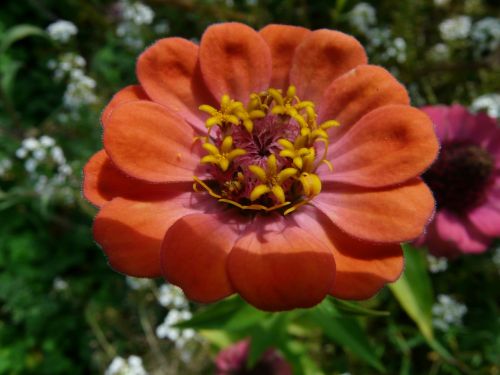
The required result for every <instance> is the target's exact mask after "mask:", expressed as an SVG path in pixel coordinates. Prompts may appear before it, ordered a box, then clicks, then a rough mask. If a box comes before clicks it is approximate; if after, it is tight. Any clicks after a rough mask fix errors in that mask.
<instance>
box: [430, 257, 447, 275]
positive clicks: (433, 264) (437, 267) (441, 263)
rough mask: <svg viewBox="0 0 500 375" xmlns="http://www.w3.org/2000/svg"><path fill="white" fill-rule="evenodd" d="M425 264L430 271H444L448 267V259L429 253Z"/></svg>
mask: <svg viewBox="0 0 500 375" xmlns="http://www.w3.org/2000/svg"><path fill="white" fill-rule="evenodd" d="M427 264H428V266H429V271H431V272H432V273H438V272H442V271H446V269H447V268H448V260H447V259H446V258H444V257H441V258H438V257H435V256H433V255H431V254H428V255H427Z"/></svg>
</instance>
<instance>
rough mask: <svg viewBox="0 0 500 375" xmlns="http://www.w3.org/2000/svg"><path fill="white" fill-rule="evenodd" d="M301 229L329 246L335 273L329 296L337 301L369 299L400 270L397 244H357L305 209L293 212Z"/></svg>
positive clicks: (326, 221) (323, 218)
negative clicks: (340, 299)
mask: <svg viewBox="0 0 500 375" xmlns="http://www.w3.org/2000/svg"><path fill="white" fill-rule="evenodd" d="M294 219H295V220H296V221H297V223H298V224H299V225H300V227H301V228H303V229H304V230H306V231H308V232H309V233H311V234H313V235H314V237H315V238H317V239H318V240H321V241H322V242H324V243H329V244H330V246H331V248H332V251H333V256H334V258H335V264H336V267H337V273H336V276H335V283H334V285H333V288H332V290H331V291H330V294H331V295H333V296H334V297H337V298H342V299H354V300H362V299H367V298H371V297H372V296H373V295H374V294H375V293H377V292H378V291H379V290H380V289H381V288H382V287H383V286H384V285H385V284H387V283H390V282H393V281H396V280H397V279H398V278H399V276H400V275H401V272H402V271H403V265H404V260H403V252H402V251H401V246H400V245H399V244H376V243H373V242H366V241H360V240H357V239H355V238H354V237H351V236H349V235H348V234H346V233H344V232H342V231H341V230H340V229H339V228H338V227H336V226H335V225H334V224H333V223H332V222H331V221H330V220H329V219H328V218H327V217H326V216H325V215H324V214H323V213H322V212H321V211H319V210H318V209H316V208H314V207H311V206H308V207H307V206H306V207H302V208H301V209H300V211H298V212H297V213H294Z"/></svg>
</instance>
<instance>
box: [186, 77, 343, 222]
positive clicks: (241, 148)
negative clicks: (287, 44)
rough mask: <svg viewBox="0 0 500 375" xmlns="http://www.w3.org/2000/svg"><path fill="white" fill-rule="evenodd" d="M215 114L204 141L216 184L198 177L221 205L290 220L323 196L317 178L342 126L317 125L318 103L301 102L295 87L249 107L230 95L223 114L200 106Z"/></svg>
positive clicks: (205, 160)
mask: <svg viewBox="0 0 500 375" xmlns="http://www.w3.org/2000/svg"><path fill="white" fill-rule="evenodd" d="M200 110H201V111H203V112H206V113H208V114H209V116H210V117H209V118H208V119H207V120H206V127H207V129H208V134H207V136H205V137H199V138H198V139H199V140H201V142H202V147H203V148H204V149H205V150H206V152H207V154H206V155H205V156H203V157H202V158H201V160H200V162H201V163H202V164H205V165H207V172H208V173H209V174H210V176H211V179H209V180H208V181H201V180H200V179H199V178H198V177H194V179H195V183H194V189H195V190H196V191H198V190H199V188H200V187H202V188H203V189H205V190H206V191H208V193H209V194H210V195H212V196H213V197H214V198H217V199H218V200H219V201H220V202H223V203H226V204H230V205H233V206H236V207H238V208H240V209H243V210H264V211H271V210H281V212H282V213H283V214H285V215H286V214H288V213H290V212H292V211H294V210H296V209H297V208H299V207H300V206H302V205H304V204H306V203H307V202H309V201H310V200H311V199H313V198H314V197H315V196H316V195H318V194H319V193H320V191H321V180H320V178H319V176H318V175H317V173H316V170H317V168H318V166H319V165H320V164H321V163H326V164H327V165H328V167H329V168H330V169H331V164H330V162H329V161H328V160H326V154H327V151H328V145H329V140H328V133H327V130H328V129H329V128H331V127H333V126H338V125H339V123H338V122H337V121H335V120H329V121H326V122H323V123H321V124H318V123H317V114H316V111H315V108H314V103H313V102H310V101H301V100H300V99H299V98H298V97H297V95H296V93H295V87H294V86H290V87H289V88H288V90H287V91H286V93H283V92H282V91H281V90H277V89H273V88H270V89H268V90H266V91H263V92H261V93H254V94H251V95H250V98H249V102H248V105H247V106H246V107H245V106H244V105H243V103H241V102H239V101H235V100H233V99H231V98H230V97H229V96H227V95H224V96H223V97H222V99H221V105H220V108H219V109H217V108H214V107H211V106H209V105H202V106H200Z"/></svg>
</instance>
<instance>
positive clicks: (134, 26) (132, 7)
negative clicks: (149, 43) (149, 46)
mask: <svg viewBox="0 0 500 375" xmlns="http://www.w3.org/2000/svg"><path fill="white" fill-rule="evenodd" d="M120 9H121V18H122V20H121V22H120V23H119V24H118V26H117V28H116V35H118V36H119V37H120V38H122V39H123V41H124V43H125V44H126V45H127V46H129V47H130V48H133V49H140V48H142V47H144V41H143V40H142V37H141V27H142V26H145V25H150V24H151V23H152V22H153V19H154V16H155V14H154V11H153V9H151V8H150V7H148V6H147V5H145V4H143V3H141V2H139V1H136V2H130V1H127V0H124V1H121V3H120Z"/></svg>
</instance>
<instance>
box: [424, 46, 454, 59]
mask: <svg viewBox="0 0 500 375" xmlns="http://www.w3.org/2000/svg"><path fill="white" fill-rule="evenodd" d="M428 54H429V57H430V58H431V60H434V61H444V60H447V59H448V58H449V57H450V47H448V46H447V45H446V44H444V43H438V44H436V45H434V46H433V47H432V48H431V49H430V50H429V52H428Z"/></svg>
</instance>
